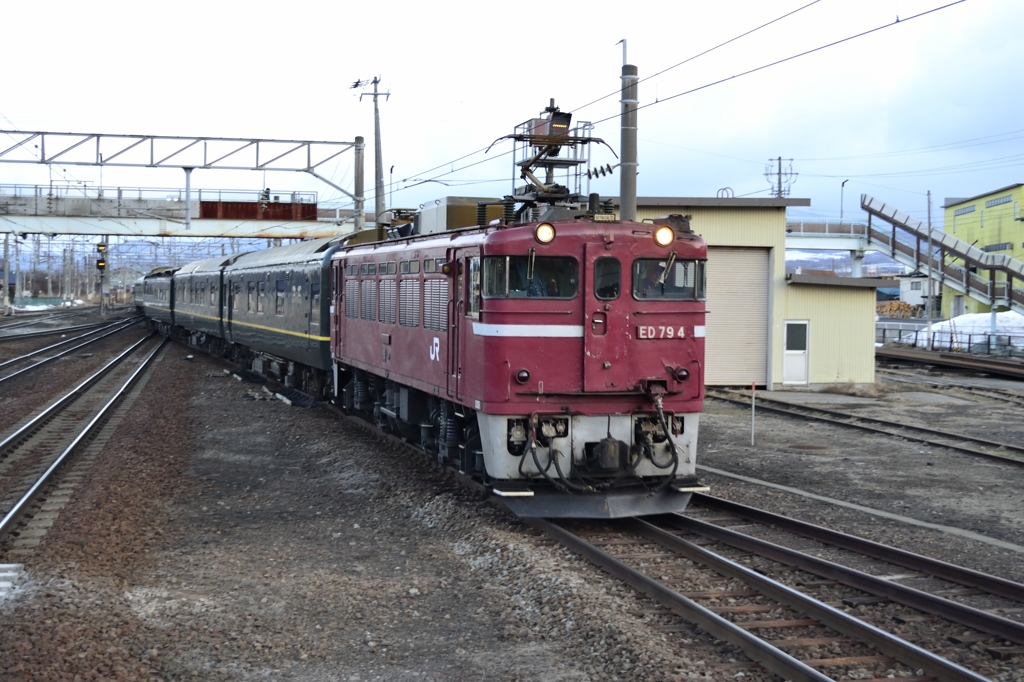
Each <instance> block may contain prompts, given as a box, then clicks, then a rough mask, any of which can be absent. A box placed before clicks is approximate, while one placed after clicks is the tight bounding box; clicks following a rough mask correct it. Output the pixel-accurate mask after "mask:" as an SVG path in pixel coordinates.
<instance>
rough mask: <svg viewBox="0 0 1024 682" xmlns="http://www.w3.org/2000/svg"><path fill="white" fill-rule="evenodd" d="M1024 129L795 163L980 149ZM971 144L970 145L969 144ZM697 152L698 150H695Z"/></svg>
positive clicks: (1003, 140)
mask: <svg viewBox="0 0 1024 682" xmlns="http://www.w3.org/2000/svg"><path fill="white" fill-rule="evenodd" d="M1019 133H1024V129H1022V130H1010V131H1007V132H1005V133H996V134H994V135H984V136H982V137H973V138H970V139H967V140H958V141H956V142H944V143H942V144H935V145H930V146H927V147H917V148H915V149H904V150H900V151H893V152H878V153H875V154H860V155H855V156H825V157H816V158H806V159H794V160H795V161H857V160H860V159H878V158H885V157H889V156H909V155H914V154H931V153H935V152H944V151H950V150H953V149H965V148H967V147H978V146H983V145H986V144H998V143H1000V142H1010V141H1012V140H1019V139H1021V138H1024V134H1019ZM982 140H985V141H982ZM968 143H970V144H968ZM694 151H697V150H694Z"/></svg>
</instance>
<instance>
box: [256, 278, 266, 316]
mask: <svg viewBox="0 0 1024 682" xmlns="http://www.w3.org/2000/svg"><path fill="white" fill-rule="evenodd" d="M266 309H267V282H266V280H264V281H262V282H260V295H259V296H257V297H256V312H257V313H262V312H264V311H265V310H266Z"/></svg>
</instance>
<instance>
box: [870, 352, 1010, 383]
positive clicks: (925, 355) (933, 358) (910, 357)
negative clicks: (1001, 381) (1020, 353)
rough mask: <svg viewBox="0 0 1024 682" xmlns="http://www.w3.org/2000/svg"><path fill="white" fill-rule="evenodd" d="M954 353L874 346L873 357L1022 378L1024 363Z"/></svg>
mask: <svg viewBox="0 0 1024 682" xmlns="http://www.w3.org/2000/svg"><path fill="white" fill-rule="evenodd" d="M958 355H959V354H955V353H941V352H940V353H936V352H934V351H921V350H917V351H915V350H908V349H903V348H876V349H875V357H876V358H877V357H883V358H887V359H891V360H904V361H909V362H917V363H921V364H925V365H942V366H945V367H955V368H958V369H967V370H971V371H974V372H987V373H989V374H999V375H1001V376H1008V377H1010V378H1012V379H1024V363H1020V362H1004V361H998V360H988V361H986V360H976V359H972V358H969V357H958Z"/></svg>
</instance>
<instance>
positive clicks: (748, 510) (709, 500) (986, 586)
mask: <svg viewBox="0 0 1024 682" xmlns="http://www.w3.org/2000/svg"><path fill="white" fill-rule="evenodd" d="M691 504H697V505H700V506H702V507H708V508H710V509H715V510H717V511H723V512H727V513H729V514H734V515H736V516H739V517H740V518H744V519H747V520H749V521H756V522H758V523H763V524H766V525H772V526H774V527H776V528H781V529H782V530H785V531H789V532H790V533H794V534H797V535H802V536H803V537H806V538H810V539H812V540H817V541H819V542H823V543H826V544H829V545H832V546H834V547H839V548H840V549H846V550H849V551H851V552H857V553H858V554H863V555H864V556H869V557H872V558H874V559H881V560H882V561H886V562H888V563H890V564H894V565H896V566H902V567H903V568H909V569H911V570H914V571H920V572H921V573H927V574H928V575H931V576H934V577H936V578H941V579H942V580H946V581H949V582H952V583H956V584H958V585H964V586H966V587H976V588H978V589H979V590H984V591H985V592H988V593H989V594H992V595H996V596H999V597H1005V598H1006V599H1012V600H1014V601H1018V602H1022V603H1024V585H1022V584H1021V583H1016V582H1013V581H1012V580H1007V579H1006V578H1000V577H998V576H994V575H989V574H988V573H982V572H981V571H975V570H973V569H970V568H965V567H963V566H957V565H955V564H950V563H946V562H945V561H939V560H938V559H932V558H931V557H926V556H922V555H920V554H915V553H914V552H908V551H906V550H904V549H899V548H898V547H892V546H890V545H883V544H882V543H880V542H874V541H873V540H865V539H864V538H858V537H856V536H854V535H847V534H846V533H840V532H839V531H835V530H832V529H830V528H825V527H823V526H817V525H815V524H813V523H807V522H806V521H800V520H798V519H793V518H790V517H788V516H782V515H781V514H775V513H773V512H770V511H765V510H763V509H758V508H756V507H748V506H747V505H745V504H739V503H738V502H732V501H730V500H723V499H722V498H720V497H715V496H713V495H705V494H703V493H694V494H693V498H692V499H691Z"/></svg>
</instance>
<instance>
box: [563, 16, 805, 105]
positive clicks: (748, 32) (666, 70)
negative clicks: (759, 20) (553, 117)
mask: <svg viewBox="0 0 1024 682" xmlns="http://www.w3.org/2000/svg"><path fill="white" fill-rule="evenodd" d="M820 1H821V0H813V2H809V3H807V4H806V5H804V6H803V7H798V8H796V9H795V10H793V11H792V12H787V13H786V14H783V15H782V16H780V17H776V18H774V19H772V20H771V21H769V22H766V23H764V24H761V25H760V26H758V27H756V28H752V29H750V30H749V31H746V32H745V33H741V34H739V35H738V36H735V37H734V38H730V39H729V40H726V41H725V42H724V43H719V44H718V45H715V46H714V47H709V48H708V49H706V50H704V51H703V52H700V53H698V54H695V55H693V56H692V57H688V58H686V59H684V60H683V61H681V62H679V63H678V64H673V65H672V66H669V67H668V68H665V69H662V70H661V71H658V72H657V73H654V74H651V75H650V76H647V77H646V78H641V79H640V80H638V81H637V85H639V84H640V83H644V82H646V81H649V80H651V79H652V78H656V77H657V76H660V75H661V74H663V73H666V72H668V71H671V70H672V69H674V68H676V67H679V66H682V65H683V64H688V63H689V62H692V61H693V60H695V59H697V58H699V57H703V56H704V55H706V54H708V53H710V52H714V51H715V50H717V49H718V48H720V47H725V46H726V45H728V44H729V43H734V42H736V41H737V40H739V39H740V38H745V37H746V36H749V35H750V34H751V33H756V32H757V31H760V30H761V29H762V28H766V27H768V26H771V25H772V24H774V23H776V22H779V21H782V20H783V19H785V18H786V17H790V16H792V15H794V14H796V13H797V12H799V11H801V10H805V9H807V8H808V7H810V6H811V5H816V4H818V3H819V2H820ZM618 94H621V90H616V91H614V92H609V93H608V94H607V95H604V96H603V97H598V98H597V99H595V100H594V101H592V102H587V103H586V104H584V105H583V106H580V107H576V108H575V109H572V112H573V113H576V112H577V111H579V110H581V109H586V108H587V107H589V106H590V105H591V104H597V103H598V102H600V101H602V100H606V99H608V98H609V97H612V96H614V95H618Z"/></svg>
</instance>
